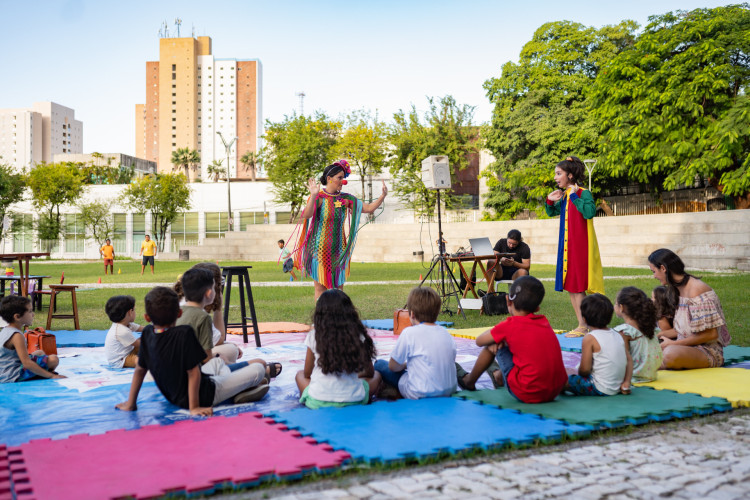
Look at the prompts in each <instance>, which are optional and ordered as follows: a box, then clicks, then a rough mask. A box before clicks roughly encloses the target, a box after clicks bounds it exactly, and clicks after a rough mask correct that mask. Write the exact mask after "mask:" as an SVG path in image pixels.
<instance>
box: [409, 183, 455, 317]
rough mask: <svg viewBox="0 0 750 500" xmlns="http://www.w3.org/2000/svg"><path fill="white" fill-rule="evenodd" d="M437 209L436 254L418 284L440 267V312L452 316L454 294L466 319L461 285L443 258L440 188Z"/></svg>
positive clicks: (443, 244)
mask: <svg viewBox="0 0 750 500" xmlns="http://www.w3.org/2000/svg"><path fill="white" fill-rule="evenodd" d="M437 209H438V255H436V256H435V257H434V258H433V259H432V265H431V266H430V270H429V271H427V275H426V276H425V277H424V279H423V280H422V282H421V283H420V284H419V286H422V285H423V284H424V282H425V281H427V280H428V279H429V278H430V276H431V275H432V272H433V271H434V270H435V268H436V267H439V268H440V282H439V283H440V285H439V288H438V290H437V292H438V294H439V295H440V298H441V299H442V300H443V310H442V312H444V313H447V314H448V315H450V316H453V311H451V309H450V307H449V305H450V298H451V296H455V297H456V305H457V306H458V310H459V311H460V312H461V316H463V317H464V319H466V315H465V314H464V310H463V308H462V307H461V295H460V291H459V290H460V289H461V287H460V286H459V285H458V281H456V277H455V276H453V272H452V271H451V268H450V266H449V265H448V261H447V260H446V259H445V241H444V240H443V224H442V221H441V220H440V190H439V189H438V190H437ZM446 279H447V280H448V283H447V286H446Z"/></svg>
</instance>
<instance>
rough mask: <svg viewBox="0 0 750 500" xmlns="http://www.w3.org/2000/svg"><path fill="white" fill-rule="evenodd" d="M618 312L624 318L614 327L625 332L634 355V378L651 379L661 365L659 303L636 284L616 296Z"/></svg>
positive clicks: (650, 380)
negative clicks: (655, 329) (658, 332)
mask: <svg viewBox="0 0 750 500" xmlns="http://www.w3.org/2000/svg"><path fill="white" fill-rule="evenodd" d="M615 314H616V315H617V316H618V317H620V318H622V320H623V321H625V322H624V323H623V324H621V325H617V326H616V327H615V328H614V330H615V331H616V332H619V333H620V335H622V339H623V340H624V341H625V345H626V346H627V348H628V351H629V352H630V357H631V358H632V359H633V376H632V379H631V380H632V382H633V383H638V382H652V381H654V380H656V372H657V370H658V369H659V367H660V366H661V361H662V350H661V346H660V345H659V339H657V338H656V335H655V333H654V325H655V324H656V307H654V303H653V302H652V301H651V299H649V298H648V296H647V295H646V294H645V293H643V290H640V289H638V288H636V287H634V286H626V287H625V288H623V289H622V290H620V291H619V292H618V294H617V298H616V299H615Z"/></svg>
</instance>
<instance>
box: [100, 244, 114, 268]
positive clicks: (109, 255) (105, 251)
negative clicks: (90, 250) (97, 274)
mask: <svg viewBox="0 0 750 500" xmlns="http://www.w3.org/2000/svg"><path fill="white" fill-rule="evenodd" d="M99 255H101V256H102V257H103V258H104V274H107V266H109V270H110V272H111V273H112V274H115V247H113V246H112V243H111V242H110V241H109V238H107V239H106V241H105V243H104V246H103V247H101V248H100V249H99Z"/></svg>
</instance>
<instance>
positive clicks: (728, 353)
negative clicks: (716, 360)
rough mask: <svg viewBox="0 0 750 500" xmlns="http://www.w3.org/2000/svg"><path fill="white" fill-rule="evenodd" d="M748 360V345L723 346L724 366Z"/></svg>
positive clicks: (749, 351)
mask: <svg viewBox="0 0 750 500" xmlns="http://www.w3.org/2000/svg"><path fill="white" fill-rule="evenodd" d="M748 360H750V347H742V346H738V345H728V346H726V347H725V348H724V366H727V365H732V364H735V363H739V362H741V361H748Z"/></svg>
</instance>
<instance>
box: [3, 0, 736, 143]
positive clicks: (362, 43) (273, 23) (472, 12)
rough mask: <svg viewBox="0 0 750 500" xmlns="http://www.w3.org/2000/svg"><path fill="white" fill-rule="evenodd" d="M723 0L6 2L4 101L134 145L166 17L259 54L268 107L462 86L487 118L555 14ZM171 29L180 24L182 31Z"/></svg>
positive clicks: (609, 15) (234, 53) (612, 13)
mask: <svg viewBox="0 0 750 500" xmlns="http://www.w3.org/2000/svg"><path fill="white" fill-rule="evenodd" d="M727 3H729V2H726V1H723V2H722V1H713V0H702V1H701V0H699V1H696V0H679V1H678V0H650V1H644V0H628V1H624V2H621V1H611V0H593V1H577V0H570V1H567V2H560V1H548V0H544V1H529V2H519V1H506V0H486V1H485V0H454V1H448V0H371V1H369V2H367V1H357V0H349V1H344V0H341V1H333V0H330V1H326V0H309V1H299V0H275V1H274V0H265V1H256V0H244V1H242V0H235V1H230V0H213V1H205V0H204V1H202V2H196V1H192V0H182V1H172V0H168V1H161V0H149V1H142V0H130V1H119V2H113V1H109V0H62V1H51V0H30V1H21V0H0V46H2V48H3V49H2V51H1V52H0V67H1V68H2V72H0V108H20V107H30V106H31V104H32V103H33V102H35V101H54V102H57V103H59V104H62V105H64V106H68V107H70V108H73V109H75V111H76V118H77V119H79V120H81V121H83V133H84V138H83V139H84V140H83V148H84V152H85V153H90V152H92V151H99V152H112V153H114V152H121V153H126V154H133V153H134V152H135V145H134V136H135V130H134V127H135V125H134V121H135V118H134V115H135V111H134V106H135V104H137V103H143V102H144V100H145V84H144V81H145V73H146V69H145V68H146V66H145V62H146V61H155V60H158V58H159V38H158V33H159V27H160V25H161V23H162V22H164V21H167V23H168V24H169V25H170V30H174V19H175V18H176V17H179V18H181V19H182V27H181V30H180V35H181V36H190V34H191V32H192V31H193V29H194V32H195V35H196V36H202V35H207V36H210V37H211V38H212V40H213V54H214V57H217V58H236V59H260V60H261V62H262V64H263V116H264V118H265V119H270V120H272V121H279V120H282V119H283V118H284V115H287V114H291V113H292V112H294V111H295V110H297V109H298V99H297V97H296V96H295V93H296V92H298V91H304V92H305V93H306V94H307V97H306V98H305V104H304V105H305V113H306V114H308V113H309V112H310V111H312V110H320V111H324V112H326V113H327V114H328V115H330V116H334V117H336V116H339V115H341V114H344V113H347V112H349V111H351V110H354V109H361V108H365V109H368V110H370V111H373V112H374V111H376V110H377V112H378V113H379V116H380V117H381V118H382V119H385V120H386V121H390V120H391V118H392V116H393V113H394V112H396V111H398V110H399V109H404V110H407V109H409V108H410V107H411V105H412V104H414V105H416V106H417V109H420V110H424V109H425V107H426V97H425V96H443V95H448V94H450V95H453V96H454V97H455V98H456V100H457V101H458V102H459V103H460V104H469V105H472V106H476V112H475V120H474V122H475V123H482V122H485V121H487V120H489V118H490V115H491V106H490V104H489V102H488V101H487V98H486V97H485V94H484V90H483V89H482V84H483V83H484V81H485V80H487V79H488V78H490V77H493V76H499V74H500V67H501V65H502V64H503V63H505V62H507V61H517V60H518V54H519V53H520V50H521V48H522V47H523V45H524V44H525V43H526V42H528V41H529V40H530V39H531V36H532V34H533V33H534V31H535V30H536V29H537V28H538V27H539V26H540V25H542V24H543V23H545V22H548V21H559V20H571V21H576V22H580V23H582V24H585V25H588V26H595V27H601V26H603V25H607V24H616V23H618V22H619V21H621V20H623V19H633V20H635V21H637V22H638V23H639V24H641V26H643V25H645V23H646V22H647V20H648V16H650V15H654V14H661V13H664V12H668V11H671V10H677V9H685V10H689V9H693V8H698V7H715V6H718V5H725V4H727ZM172 32H173V31H172Z"/></svg>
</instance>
